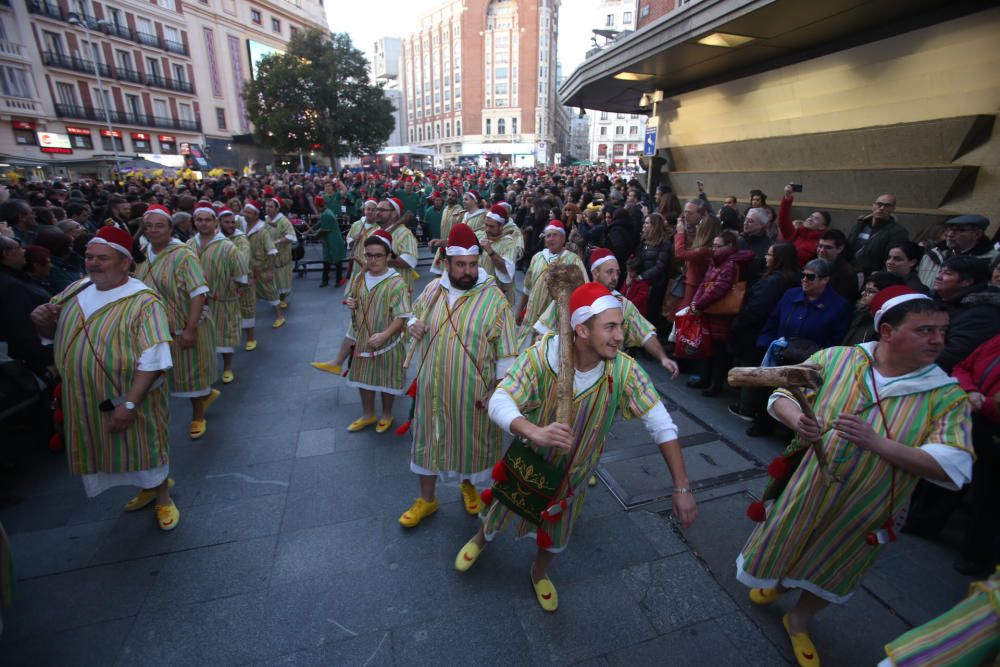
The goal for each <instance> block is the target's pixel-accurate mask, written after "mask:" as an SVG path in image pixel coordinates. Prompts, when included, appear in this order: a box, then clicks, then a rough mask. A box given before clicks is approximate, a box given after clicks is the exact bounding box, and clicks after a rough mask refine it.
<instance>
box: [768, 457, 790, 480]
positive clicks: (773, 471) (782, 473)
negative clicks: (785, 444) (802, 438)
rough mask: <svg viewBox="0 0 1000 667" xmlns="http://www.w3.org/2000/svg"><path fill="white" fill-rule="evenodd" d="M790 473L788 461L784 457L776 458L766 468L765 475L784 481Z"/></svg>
mask: <svg viewBox="0 0 1000 667" xmlns="http://www.w3.org/2000/svg"><path fill="white" fill-rule="evenodd" d="M791 471H792V466H790V465H789V464H788V459H786V458H785V457H784V456H780V455H779V456H776V457H774V460H773V461H771V464H770V465H769V466H767V474H768V475H770V476H771V477H773V478H774V479H785V478H786V477H788V474H789V473H790V472H791Z"/></svg>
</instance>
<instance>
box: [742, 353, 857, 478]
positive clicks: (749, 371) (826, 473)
mask: <svg viewBox="0 0 1000 667" xmlns="http://www.w3.org/2000/svg"><path fill="white" fill-rule="evenodd" d="M822 383H823V378H822V377H821V376H820V374H819V366H817V365H815V364H798V365H795V366H772V367H757V366H746V367H737V368H732V369H730V371H729V386H731V387H781V388H782V389H786V390H788V391H789V392H790V393H791V394H792V396H794V397H795V400H796V401H797V402H798V404H799V407H800V408H802V414H803V415H805V416H806V418H807V419H813V420H815V419H816V413H815V412H813V408H812V404H811V403H810V402H809V401H808V400H806V397H805V394H804V393H803V391H802V390H803V389H805V388H813V389H816V388H818V387H819V386H820V385H821V384H822ZM807 444H808V445H809V446H810V447H811V448H812V450H813V453H814V454H815V455H816V463H817V464H818V465H819V469H820V472H822V473H823V478H824V479H825V480H826V483H827V484H829V483H830V482H840V481H842V480H841V479H840V478H839V477H837V476H836V475H834V474H833V472H832V471H831V470H830V464H829V462H827V460H826V453H825V452H824V451H823V446H822V443H820V442H819V441H818V440H809V441H808V443H807Z"/></svg>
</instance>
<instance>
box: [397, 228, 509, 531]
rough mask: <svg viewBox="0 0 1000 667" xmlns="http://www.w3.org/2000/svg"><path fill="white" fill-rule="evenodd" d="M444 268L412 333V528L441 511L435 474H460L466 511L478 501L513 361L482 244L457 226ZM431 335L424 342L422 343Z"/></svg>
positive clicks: (421, 300) (407, 517) (408, 517)
mask: <svg viewBox="0 0 1000 667" xmlns="http://www.w3.org/2000/svg"><path fill="white" fill-rule="evenodd" d="M445 251H446V253H447V259H446V260H445V267H446V269H447V270H446V272H445V275H443V276H441V278H439V279H436V280H432V281H431V282H430V283H429V284H428V285H427V287H426V288H425V289H424V291H423V292H422V293H421V295H420V296H419V297H418V298H417V300H416V301H415V302H414V303H413V318H412V319H410V321H409V323H408V324H409V331H410V334H411V335H412V336H413V338H414V339H415V340H416V341H419V343H414V344H415V345H416V344H419V345H420V349H421V352H422V358H421V361H420V366H419V367H418V370H417V378H416V405H415V411H414V416H413V446H412V449H411V452H410V470H412V471H413V472H415V473H416V474H418V475H420V497H419V498H417V499H416V501H415V502H414V503H413V506H412V507H410V509H408V510H406V511H405V512H404V513H403V515H402V516H401V517H400V518H399V522H400V524H402V525H403V526H405V527H407V528H412V527H414V526H416V525H417V524H419V523H420V522H421V521H422V520H423V519H424V518H426V517H427V516H430V515H431V514H433V513H434V512H436V511H437V509H438V500H437V497H436V496H435V493H434V490H435V486H436V483H437V480H438V478H441V479H442V480H445V481H448V480H452V479H459V480H461V493H462V499H463V501H464V503H465V510H466V511H467V512H468V513H469V514H471V515H475V514H477V513H478V512H479V510H480V507H481V502H480V499H479V495H478V493H477V492H476V488H475V484H478V483H481V482H484V481H486V480H488V479H489V476H490V468H491V467H492V466H493V464H494V463H496V461H497V459H499V457H500V454H501V453H502V451H503V449H502V447H503V434H502V433H501V431H500V429H499V428H497V427H496V426H495V425H494V424H493V423H492V422H490V419H489V415H487V413H486V410H485V409H484V408H485V402H486V399H487V396H488V394H489V392H490V391H491V390H492V389H493V387H494V386H495V385H496V380H497V378H501V377H503V376H504V373H506V371H507V369H508V368H510V365H511V363H512V362H513V360H514V353H515V347H514V320H513V316H512V314H511V311H510V304H509V303H507V300H506V299H505V298H504V296H503V293H502V292H500V290H499V289H497V287H496V281H495V280H494V279H493V278H492V277H491V276H490V275H489V274H487V273H486V272H485V271H483V270H482V269H481V268H480V267H479V255H480V252H481V250H480V246H479V242H478V241H477V239H476V235H475V233H473V231H472V230H471V229H470V228H469V226H468V225H464V224H461V223H459V224H456V225H454V226H453V227H452V228H451V232H450V233H449V234H448V241H447V246H446V248H445ZM425 341H426V342H425Z"/></svg>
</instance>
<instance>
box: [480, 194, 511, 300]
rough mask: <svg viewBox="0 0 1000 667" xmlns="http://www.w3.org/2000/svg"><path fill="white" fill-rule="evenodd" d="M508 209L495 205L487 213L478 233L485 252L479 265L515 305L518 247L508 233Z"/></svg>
mask: <svg viewBox="0 0 1000 667" xmlns="http://www.w3.org/2000/svg"><path fill="white" fill-rule="evenodd" d="M506 224H507V209H506V208H505V207H503V206H494V207H493V208H491V209H490V211H489V213H487V214H486V220H485V222H484V223H483V229H482V231H481V232H478V233H477V234H476V238H478V239H479V245H480V246H481V247H482V249H483V254H482V255H480V256H479V266H480V267H481V268H482V269H483V270H484V271H486V273H488V274H490V275H491V276H493V277H494V278H495V279H496V281H497V287H499V288H500V291H501V292H503V295H504V296H505V297H507V301H508V302H509V303H510V305H511V307H513V306H514V271H515V264H516V263H517V247H516V246H515V245H514V239H513V237H512V236H511V235H510V234H509V233H507V230H506V229H505V228H504V225H506Z"/></svg>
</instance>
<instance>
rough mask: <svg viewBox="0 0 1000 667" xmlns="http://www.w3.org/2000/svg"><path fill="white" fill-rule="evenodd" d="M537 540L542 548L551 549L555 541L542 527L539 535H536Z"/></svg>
mask: <svg viewBox="0 0 1000 667" xmlns="http://www.w3.org/2000/svg"><path fill="white" fill-rule="evenodd" d="M535 542H537V543H538V547H539V548H540V549H551V548H552V545H553V544H554V542H553V541H552V538H551V537H549V534H548V533H546V532H545V531H544V530H542V529H541V528H539V529H538V533H537V537H535Z"/></svg>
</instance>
